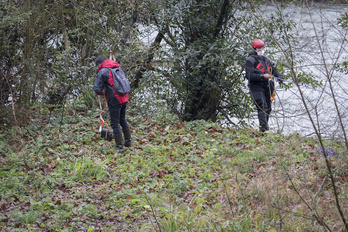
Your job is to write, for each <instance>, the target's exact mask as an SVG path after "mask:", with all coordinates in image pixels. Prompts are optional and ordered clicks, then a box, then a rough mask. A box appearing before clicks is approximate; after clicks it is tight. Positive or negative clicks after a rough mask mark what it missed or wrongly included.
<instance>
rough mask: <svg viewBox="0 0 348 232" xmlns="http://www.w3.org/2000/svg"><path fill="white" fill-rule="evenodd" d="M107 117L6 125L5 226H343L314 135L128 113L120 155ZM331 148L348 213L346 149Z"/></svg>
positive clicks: (1, 147)
mask: <svg viewBox="0 0 348 232" xmlns="http://www.w3.org/2000/svg"><path fill="white" fill-rule="evenodd" d="M98 120H99V119H98V114H97V113H95V112H89V113H88V114H80V113H77V112H71V113H70V115H69V116H65V117H64V118H63V121H62V122H63V123H62V124H60V122H61V118H60V117H59V116H57V118H54V117H52V118H51V120H50V123H48V121H47V120H46V121H44V120H43V121H36V122H32V123H31V124H30V125H27V126H26V127H25V128H23V127H13V128H11V129H7V130H4V131H1V135H0V136H1V137H0V155H1V156H0V182H1V185H0V192H1V201H0V206H1V211H0V222H1V223H0V230H1V231H325V230H326V228H330V230H332V231H344V230H343V228H344V225H343V222H342V220H341V218H340V215H339V213H338V210H337V207H336V204H335V198H334V195H333V192H332V186H331V181H330V179H329V176H328V174H327V168H326V166H325V160H324V157H323V154H322V150H321V148H320V147H319V146H318V144H317V142H316V140H315V138H309V137H303V136H301V135H299V134H292V135H282V134H268V135H265V136H263V135H261V134H259V132H257V131H255V130H254V129H250V128H245V129H238V128H222V127H221V126H220V125H218V124H215V123H209V122H204V121H194V122H187V123H182V122H179V121H178V120H177V118H176V117H174V116H173V115H170V114H166V115H160V116H153V117H145V116H141V115H136V114H130V116H129V117H128V121H129V123H130V125H131V130H132V133H133V134H132V135H133V141H134V145H133V146H132V147H131V148H129V149H127V150H126V152H124V153H115V152H114V150H113V147H114V142H108V141H105V140H101V139H99V135H98V132H97V131H98V127H99V121H98ZM325 147H326V148H327V151H328V154H329V155H330V162H331V165H332V168H333V172H334V176H335V181H336V182H335V183H336V186H337V189H338V191H339V193H340V194H339V200H340V204H341V208H342V209H343V210H344V215H348V194H347V192H348V184H347V181H348V175H347V171H348V170H347V167H348V165H347V161H348V160H347V155H346V154H344V149H343V148H342V147H343V146H340V143H339V142H334V141H325ZM313 215H314V216H313Z"/></svg>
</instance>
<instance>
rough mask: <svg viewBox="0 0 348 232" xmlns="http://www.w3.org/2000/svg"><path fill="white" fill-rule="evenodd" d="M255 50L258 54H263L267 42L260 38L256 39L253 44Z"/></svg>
mask: <svg viewBox="0 0 348 232" xmlns="http://www.w3.org/2000/svg"><path fill="white" fill-rule="evenodd" d="M252 46H253V48H254V50H255V52H256V53H257V54H258V55H262V54H263V51H262V50H263V48H264V47H265V43H264V42H263V41H262V40H260V39H256V40H254V42H253V44H252Z"/></svg>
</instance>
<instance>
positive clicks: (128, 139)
mask: <svg viewBox="0 0 348 232" xmlns="http://www.w3.org/2000/svg"><path fill="white" fill-rule="evenodd" d="M123 134H124V145H125V146H126V147H130V146H131V145H132V139H131V132H130V129H129V127H128V128H127V129H125V130H123Z"/></svg>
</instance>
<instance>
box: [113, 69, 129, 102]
mask: <svg viewBox="0 0 348 232" xmlns="http://www.w3.org/2000/svg"><path fill="white" fill-rule="evenodd" d="M110 70H111V73H112V78H113V79H114V87H113V89H114V91H115V93H117V94H118V95H121V96H122V95H125V94H127V93H129V92H130V83H129V81H128V79H127V77H126V74H125V73H124V72H123V70H122V69H121V68H111V69H110Z"/></svg>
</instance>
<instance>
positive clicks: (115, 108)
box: [109, 97, 129, 135]
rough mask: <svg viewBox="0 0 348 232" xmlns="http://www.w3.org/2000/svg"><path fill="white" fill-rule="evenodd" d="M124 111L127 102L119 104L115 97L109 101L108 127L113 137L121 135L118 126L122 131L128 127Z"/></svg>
mask: <svg viewBox="0 0 348 232" xmlns="http://www.w3.org/2000/svg"><path fill="white" fill-rule="evenodd" d="M126 109H127V102H125V103H122V104H120V102H119V101H118V100H117V98H116V97H112V98H110V99H109V113H110V125H111V127H112V129H113V131H114V135H118V134H121V133H122V131H121V128H120V125H121V127H122V129H123V130H125V129H127V128H128V127H129V126H128V123H127V121H126Z"/></svg>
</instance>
